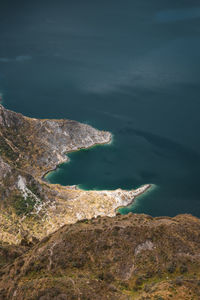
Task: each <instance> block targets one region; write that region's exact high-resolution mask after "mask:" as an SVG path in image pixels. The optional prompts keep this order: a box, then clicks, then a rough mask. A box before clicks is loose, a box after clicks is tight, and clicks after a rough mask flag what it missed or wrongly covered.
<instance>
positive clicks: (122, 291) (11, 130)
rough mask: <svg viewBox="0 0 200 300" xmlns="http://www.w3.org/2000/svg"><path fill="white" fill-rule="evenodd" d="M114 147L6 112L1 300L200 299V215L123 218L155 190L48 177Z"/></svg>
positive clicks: (2, 119)
mask: <svg viewBox="0 0 200 300" xmlns="http://www.w3.org/2000/svg"><path fill="white" fill-rule="evenodd" d="M110 140H111V134H110V133H109V132H104V131H99V130H96V129H94V128H92V127H91V126H88V125H85V124H80V123H78V122H75V121H69V120H37V119H31V118H27V117H24V116H22V115H21V114H18V113H15V112H12V111H9V110H6V109H5V108H4V107H3V106H1V105H0V300H7V299H8V300H11V299H12V300H13V299H16V300H26V299H27V300H36V299H38V300H51V299H53V300H71V299H78V300H79V299H80V300H86V299H87V300H93V299H97V300H98V299H99V300H101V299H102V300H104V299H111V300H112V299H113V300H114V299H121V300H128V299H136V300H137V299H138V300H145V299H146V300H148V299H150V300H151V299H157V300H165V299H167V300H169V299H174V300H182V299H188V300H192V299H193V300H199V299H200V220H199V219H198V218H195V217H193V216H191V215H179V216H176V217H174V218H169V217H159V218H152V217H151V216H147V215H136V214H131V213H130V214H128V215H125V216H121V215H118V214H117V215H116V208H117V207H119V206H122V205H127V204H129V203H130V202H132V201H133V200H134V198H135V197H136V196H137V195H138V194H140V193H142V192H144V191H146V189H148V188H149V185H146V186H144V187H141V188H140V189H137V190H132V191H123V190H121V189H118V190H116V191H83V190H80V189H78V188H77V187H76V186H66V187H64V186H60V185H53V184H49V183H48V182H45V181H44V180H43V175H44V174H45V173H46V172H47V171H49V170H52V169H54V168H55V167H56V166H57V165H58V164H59V163H61V162H63V161H66V160H67V156H66V155H65V153H68V152H70V151H75V150H78V149H81V148H88V147H91V146H93V145H97V144H104V143H109V142H110ZM98 215H99V216H98Z"/></svg>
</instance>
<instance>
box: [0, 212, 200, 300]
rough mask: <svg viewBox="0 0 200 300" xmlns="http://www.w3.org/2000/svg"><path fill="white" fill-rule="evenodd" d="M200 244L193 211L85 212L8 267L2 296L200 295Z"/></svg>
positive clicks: (0, 286)
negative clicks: (88, 215)
mask: <svg viewBox="0 0 200 300" xmlns="http://www.w3.org/2000/svg"><path fill="white" fill-rule="evenodd" d="M199 249H200V220H199V219H197V218H195V217H193V216H191V215H179V216H177V217H174V218H167V217H161V218H152V217H150V216H147V215H134V214H129V215H126V216H117V217H114V218H109V217H103V218H96V219H92V220H83V221H80V222H78V223H76V224H73V225H65V226H64V227H62V228H61V229H59V230H58V231H57V232H55V233H53V234H51V235H50V236H49V237H46V238H44V239H43V240H42V241H41V242H39V243H37V244H36V245H35V246H32V248H31V249H30V250H29V251H28V252H26V253H25V254H24V255H22V256H20V257H18V258H16V259H15V260H14V261H13V263H12V264H10V265H8V266H5V267H3V268H2V269H1V279H0V299H17V300H22V299H29V300H36V299H39V300H47V299H54V300H56V299H58V300H61V299H62V300H64V299H67V300H71V299H81V300H82V299H88V300H89V299H99V300H103V299H113V300H114V299H140V300H142V299H159V300H161V299H177V300H181V299H188V300H192V299H200V250H199Z"/></svg>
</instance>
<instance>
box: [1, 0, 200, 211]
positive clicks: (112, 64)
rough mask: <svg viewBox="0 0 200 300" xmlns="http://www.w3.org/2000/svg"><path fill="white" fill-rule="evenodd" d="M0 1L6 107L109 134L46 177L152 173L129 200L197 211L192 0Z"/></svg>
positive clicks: (134, 179)
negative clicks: (144, 188) (147, 188)
mask: <svg viewBox="0 0 200 300" xmlns="http://www.w3.org/2000/svg"><path fill="white" fill-rule="evenodd" d="M0 11H1V15H2V16H1V18H0V41H1V46H0V94H2V95H3V100H4V104H5V105H6V107H7V108H10V109H12V110H15V111H19V112H21V113H23V114H25V115H28V116H30V117H39V118H69V119H75V120H78V121H81V122H87V123H89V124H91V125H93V126H94V127H97V128H99V129H104V130H109V131H111V132H112V133H113V135H114V143H113V144H112V145H108V146H98V147H95V148H92V149H89V150H85V151H79V152H76V153H72V154H70V158H71V161H70V163H68V164H64V165H62V166H60V167H59V168H58V169H57V171H56V172H54V174H51V175H50V177H49V178H50V180H51V182H57V183H61V184H64V185H68V184H79V185H80V186H81V187H83V188H86V189H94V188H97V189H115V188H118V187H121V188H126V189H132V188H136V187H138V186H140V185H142V184H145V183H153V184H155V185H156V188H155V189H154V190H153V191H152V192H151V193H148V194H147V195H146V196H141V197H139V198H138V201H136V203H135V204H134V205H133V206H132V207H130V208H128V210H132V211H134V212H138V213H149V214H151V215H155V216H158V215H170V216H173V215H175V214H178V213H185V212H187V213H192V214H194V215H197V216H200V197H199V196H200V192H199V169H200V150H199V149H200V138H199V128H200V118H199V110H200V103H199V101H200V100H199V99H200V59H199V58H200V54H199V53H200V33H199V28H200V6H199V3H198V1H196V0H191V1H186V0H183V1H178V0H174V1H171V0H167V1H165V2H163V1H158V0H152V1H146V0H135V1H132V0H131V1H130V0H127V1H126V2H124V1H122V0H118V1H114V0H111V1H101V2H99V1H94V0H93V1H91V0H86V1H80V0H77V1H75V2H73V3H72V2H71V1H62V0H61V1H59V3H56V2H55V1H48V2H47V1H42V3H41V1H40V2H39V1H36V2H29V1H20V2H17V3H12V6H11V3H10V2H9V1H7V2H5V1H4V3H3V2H1V4H0ZM128 210H127V209H126V212H127V211H128Z"/></svg>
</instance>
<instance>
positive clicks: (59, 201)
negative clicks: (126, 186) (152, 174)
mask: <svg viewBox="0 0 200 300" xmlns="http://www.w3.org/2000/svg"><path fill="white" fill-rule="evenodd" d="M111 140H112V134H111V133H110V132H107V131H100V130H97V129H95V128H93V127H91V126H90V125H87V124H81V123H79V122H76V121H71V120H48V119H44V120H41V119H33V118H29V117H25V116H23V115H22V114H20V113H16V112H13V111H10V110H7V109H5V108H4V107H3V106H2V105H0V149H1V152H0V161H1V166H2V168H1V170H0V193H1V198H2V201H1V211H0V221H1V222H0V227H1V228H0V229H1V233H0V238H1V239H2V240H4V241H6V242H12V243H17V244H18V243H20V241H21V240H22V238H24V235H25V236H26V238H27V239H29V240H30V239H32V238H33V237H35V238H37V239H41V238H43V237H44V236H46V235H47V234H50V233H52V232H53V231H55V230H57V229H59V228H60V227H61V226H63V225H64V224H72V223H76V222H77V221H78V220H82V219H91V218H93V217H97V216H98V215H99V216H110V217H112V216H115V215H116V213H117V209H118V208H119V207H122V206H127V205H130V204H131V203H132V202H133V201H134V199H135V197H137V196H138V195H140V194H141V193H144V192H146V191H147V189H149V188H150V187H151V185H144V186H143V187H140V188H138V189H136V190H130V191H129V190H128V191H127V190H122V189H117V190H112V191H110V190H109V191H108V190H105V191H95V190H89V191H85V190H81V189H80V188H78V187H77V186H61V185H59V184H50V183H48V182H46V181H45V180H44V175H45V174H47V173H49V172H50V171H51V170H54V169H55V168H56V167H57V166H58V165H59V164H60V163H63V162H65V161H67V159H68V158H67V154H68V153H70V152H72V151H78V150H80V149H87V148H90V147H93V146H95V145H102V144H108V143H110V142H111ZM22 182H23V189H20V187H21V183H22ZM36 199H37V201H36ZM8 204H9V205H8Z"/></svg>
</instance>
